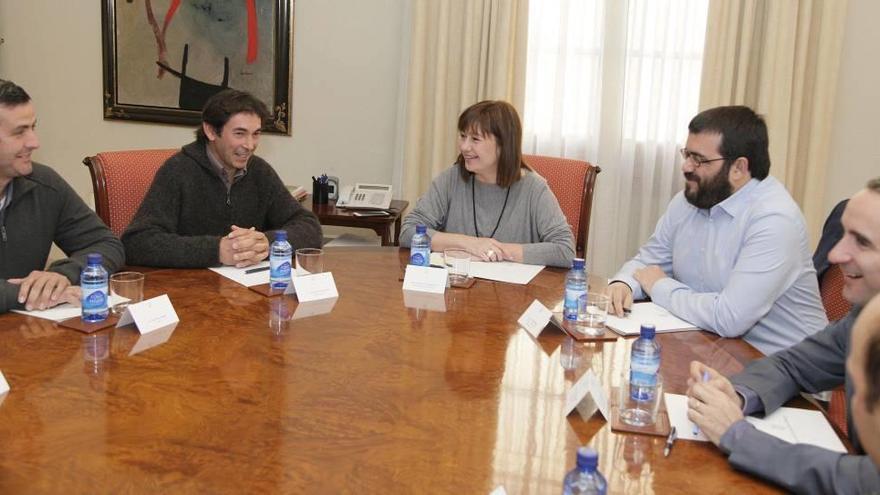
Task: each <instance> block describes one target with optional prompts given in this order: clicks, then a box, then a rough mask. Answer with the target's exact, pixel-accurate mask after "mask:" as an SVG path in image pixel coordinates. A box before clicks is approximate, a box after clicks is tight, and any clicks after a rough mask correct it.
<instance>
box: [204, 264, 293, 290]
mask: <svg viewBox="0 0 880 495" xmlns="http://www.w3.org/2000/svg"><path fill="white" fill-rule="evenodd" d="M261 268H262V269H263V270H260V269H261ZM209 270H211V271H212V272H214V273H219V274H220V275H223V276H224V277H226V278H228V279H229V280H232V281H233V282H237V283H239V284H241V285H243V286H245V287H253V286H254V285H262V284H268V283H269V262H268V261H264V262H262V263H257V264H256V265H252V266H248V267H246V268H236V267H234V266H218V267H212V268H209ZM257 270H259V271H257ZM291 271H292V270H291ZM247 272H251V273H247Z"/></svg>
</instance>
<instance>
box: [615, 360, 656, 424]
mask: <svg viewBox="0 0 880 495" xmlns="http://www.w3.org/2000/svg"><path fill="white" fill-rule="evenodd" d="M662 402H663V378H662V377H661V376H660V375H659V374H658V375H657V380H656V382H655V383H653V384H651V385H639V384H633V383H632V382H630V379H629V373H628V372H624V373H623V375H622V376H621V377H620V387H619V388H618V389H617V407H618V412H619V414H620V420H621V421H622V422H624V423H626V424H628V425H631V426H651V425H653V424H654V423H655V422H656V421H657V413H658V412H660V404H661V403H662Z"/></svg>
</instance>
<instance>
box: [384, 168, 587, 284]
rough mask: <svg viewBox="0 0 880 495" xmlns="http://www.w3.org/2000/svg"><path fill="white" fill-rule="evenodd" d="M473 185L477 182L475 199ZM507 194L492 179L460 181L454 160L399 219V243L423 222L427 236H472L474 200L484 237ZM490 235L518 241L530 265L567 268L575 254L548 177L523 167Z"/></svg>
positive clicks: (406, 242) (406, 240) (407, 242)
mask: <svg viewBox="0 0 880 495" xmlns="http://www.w3.org/2000/svg"><path fill="white" fill-rule="evenodd" d="M471 184H473V185H474V186H475V187H476V189H474V190H473V192H474V193H475V194H474V197H473V198H472V196H471V192H472V189H471V187H472V186H471ZM506 194H507V189H505V188H503V187H499V186H497V185H495V184H484V183H482V182H480V181H477V180H473V181H464V180H462V178H461V173H460V172H459V169H458V165H453V166H452V167H450V168H449V169H447V170H445V171H444V172H443V173H441V174H440V175H439V176H437V178H435V179H434V181H433V182H432V183H431V187H430V189H428V192H427V193H425V195H424V196H422V197H421V198H420V199H419V201H418V203H416V207H415V209H414V210H413V211H412V212H411V213H410V214H409V215H407V216H406V218H405V219H404V220H403V226H402V229H401V232H400V245H401V246H404V247H409V245H410V241H411V240H412V236H413V235H414V234H415V232H416V225H418V224H425V225H426V226H427V227H428V233H429V234H430V235H434V234H435V233H437V232H438V231H439V232H448V233H455V234H465V235H469V236H474V237H476V236H477V233H476V230H475V229H474V208H473V207H472V204H476V213H477V228H478V230H479V234H480V237H488V236H489V235H490V234H491V233H492V229H494V228H495V224H496V223H498V218H499V215H501V214H502V211H501V210H502V206H503V205H504V197H505V195H506ZM493 237H494V239H496V240H498V241H500V242H509V243H516V244H522V245H523V262H524V263H528V264H533V265H549V266H559V267H568V266H570V265H571V259H572V258H573V257H574V237H573V236H572V233H571V228H570V227H569V226H568V222H567V221H566V219H565V215H564V214H563V213H562V210H561V209H560V208H559V202H558V201H557V200H556V197H555V196H554V195H553V193H552V192H551V191H550V188H549V187H547V181H546V180H544V178H543V177H541V176H539V175H538V174H536V173H534V172H531V171H529V170H526V169H523V176H522V178H520V180H518V181H516V182H515V183H514V184H513V185H512V186H510V197H509V198H508V200H507V207H506V208H504V212H503V216H502V218H501V222H500V223H499V224H498V230H497V231H496V232H495V235H494V236H493Z"/></svg>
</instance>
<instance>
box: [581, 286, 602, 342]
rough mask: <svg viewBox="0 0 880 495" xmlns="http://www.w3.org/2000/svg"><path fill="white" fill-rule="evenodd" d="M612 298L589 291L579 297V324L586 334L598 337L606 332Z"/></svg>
mask: <svg viewBox="0 0 880 495" xmlns="http://www.w3.org/2000/svg"><path fill="white" fill-rule="evenodd" d="M609 304H610V299H609V298H608V296H606V295H605V294H599V293H597V292H588V293H586V294H583V295H581V296H580V297H579V298H578V313H577V326H578V330H580V331H581V332H582V333H584V334H586V335H591V336H594V337H598V336H600V335H604V334H605V320H606V319H607V318H608V305H609Z"/></svg>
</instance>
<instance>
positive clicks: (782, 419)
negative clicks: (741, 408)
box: [746, 407, 846, 454]
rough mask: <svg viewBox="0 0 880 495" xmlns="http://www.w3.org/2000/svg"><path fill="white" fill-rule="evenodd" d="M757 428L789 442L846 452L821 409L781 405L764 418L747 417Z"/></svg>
mask: <svg viewBox="0 0 880 495" xmlns="http://www.w3.org/2000/svg"><path fill="white" fill-rule="evenodd" d="M746 421H748V422H749V423H751V424H753V425H755V428H757V429H759V430H761V431H763V432H764V433H767V434H768V435H773V436H774V437H776V438H778V439H780V440H785V441H786V442H789V443H805V444H808V445H815V446H816V447H822V448H823V449H828V450H833V451H834V452H840V453H841V454H846V448H844V446H843V443H842V442H841V441H840V438H838V437H837V433H835V432H834V428H832V427H831V425H830V424H829V423H828V420H827V419H825V416H824V415H822V413H821V412H819V411H811V410H809V409H798V408H796V407H780V408H779V409H777V410H775V411H773V414H770V415H769V416H764V417H763V418H755V417H752V416H748V417H746Z"/></svg>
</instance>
